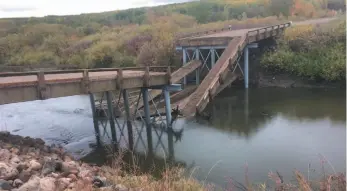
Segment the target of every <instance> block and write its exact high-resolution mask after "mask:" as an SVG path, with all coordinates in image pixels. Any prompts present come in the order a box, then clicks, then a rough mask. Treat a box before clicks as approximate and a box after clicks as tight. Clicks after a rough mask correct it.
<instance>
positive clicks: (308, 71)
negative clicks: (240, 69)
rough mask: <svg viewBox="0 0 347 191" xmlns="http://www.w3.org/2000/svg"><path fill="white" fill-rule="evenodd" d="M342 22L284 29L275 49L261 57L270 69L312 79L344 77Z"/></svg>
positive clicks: (332, 79) (344, 44)
mask: <svg viewBox="0 0 347 191" xmlns="http://www.w3.org/2000/svg"><path fill="white" fill-rule="evenodd" d="M345 26H346V25H345V24H344V22H343V23H333V24H327V25H323V26H315V27H314V26H312V25H308V26H297V27H294V28H291V29H288V30H286V32H285V36H284V39H283V40H281V41H280V42H279V47H278V50H277V51H276V52H267V53H266V54H265V55H264V56H263V57H262V60H261V64H262V66H263V67H264V68H266V69H268V70H271V71H275V72H276V71H278V72H289V73H292V74H295V75H298V76H302V77H308V78H310V79H314V80H327V81H343V80H345V79H346V76H345V73H346V65H345V63H346V54H345V53H346V43H345V42H346V41H345V40H346V34H345V32H344V31H345Z"/></svg>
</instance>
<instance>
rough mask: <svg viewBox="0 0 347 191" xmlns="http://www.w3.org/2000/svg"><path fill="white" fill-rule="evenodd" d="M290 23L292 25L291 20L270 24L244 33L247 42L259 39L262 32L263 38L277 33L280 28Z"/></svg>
mask: <svg viewBox="0 0 347 191" xmlns="http://www.w3.org/2000/svg"><path fill="white" fill-rule="evenodd" d="M291 25H292V22H287V23H282V24H278V25H271V26H267V27H263V28H258V29H255V30H251V31H248V32H247V34H246V39H247V42H250V41H258V40H260V39H261V36H260V35H262V34H263V39H264V38H268V37H271V36H274V35H275V34H274V33H276V35H278V34H279V33H280V31H281V30H282V31H283V30H284V29H285V28H287V27H290V26H291ZM253 36H255V39H254V40H253V38H252V37H253Z"/></svg>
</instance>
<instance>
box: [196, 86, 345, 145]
mask: <svg viewBox="0 0 347 191" xmlns="http://www.w3.org/2000/svg"><path fill="white" fill-rule="evenodd" d="M344 105H346V99H345V95H344V91H339V90H329V91H322V90H316V89H295V90H293V89H278V88H262V89H250V90H243V89H239V90H235V88H234V89H232V90H231V89H229V90H228V89H227V90H225V91H223V92H222V94H221V95H220V96H219V97H218V99H215V100H214V101H213V102H212V103H211V104H209V105H208V107H207V109H206V110H207V111H206V113H207V115H208V118H206V117H201V118H198V119H197V120H196V121H197V123H199V124H204V125H209V126H213V127H215V128H219V129H224V130H227V131H229V132H231V133H237V134H238V135H239V136H244V137H245V138H249V137H250V136H252V135H253V134H254V133H256V132H258V131H259V130H260V128H262V127H264V124H266V123H268V122H269V121H271V120H273V119H274V118H276V117H278V116H284V117H285V118H287V119H289V120H301V121H307V120H310V121H315V120H321V119H329V120H331V121H332V122H333V123H345V121H346V111H345V107H343V106H344Z"/></svg>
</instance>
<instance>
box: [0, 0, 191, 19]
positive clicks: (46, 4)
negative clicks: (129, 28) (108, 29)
mask: <svg viewBox="0 0 347 191" xmlns="http://www.w3.org/2000/svg"><path fill="white" fill-rule="evenodd" d="M0 1H5V0H0ZM187 1H192V0H98V1H95V0H30V1H25V2H23V0H7V1H5V2H1V3H0V18H8V17H31V16H34V17H42V16H46V15H71V14H81V13H97V12H104V11H114V10H122V9H129V8H136V7H149V6H157V5H164V4H171V3H182V2H187Z"/></svg>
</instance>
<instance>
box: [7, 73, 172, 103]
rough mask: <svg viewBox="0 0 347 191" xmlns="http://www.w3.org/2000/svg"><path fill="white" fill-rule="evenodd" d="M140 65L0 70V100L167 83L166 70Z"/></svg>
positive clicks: (78, 93)
mask: <svg viewBox="0 0 347 191" xmlns="http://www.w3.org/2000/svg"><path fill="white" fill-rule="evenodd" d="M153 68H155V67H153ZM157 68H158V67H157ZM162 68H163V67H162ZM165 68H167V67H165ZM128 69H129V68H128ZM140 69H142V68H134V69H129V70H127V68H125V69H124V70H123V69H115V68H113V69H95V70H70V71H63V70H62V71H48V72H44V73H43V72H10V73H0V104H7V103H16V102H22V101H33V100H39V99H48V98H56V97H65V96H72V95H81V94H87V93H89V92H91V93H96V92H104V91H112V90H117V89H121V88H124V89H132V88H140V87H150V86H158V85H165V84H168V83H169V76H168V73H167V72H149V68H148V69H146V70H145V71H141V70H140Z"/></svg>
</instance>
